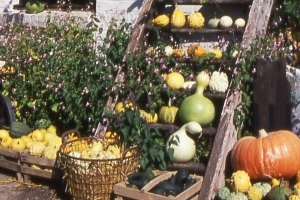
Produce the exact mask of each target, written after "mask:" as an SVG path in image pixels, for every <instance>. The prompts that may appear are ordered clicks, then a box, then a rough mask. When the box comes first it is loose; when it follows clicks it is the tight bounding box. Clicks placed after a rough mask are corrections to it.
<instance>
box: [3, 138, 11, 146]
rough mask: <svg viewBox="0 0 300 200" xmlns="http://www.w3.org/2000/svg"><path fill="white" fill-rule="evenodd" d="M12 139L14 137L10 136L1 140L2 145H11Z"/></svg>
mask: <svg viewBox="0 0 300 200" xmlns="http://www.w3.org/2000/svg"><path fill="white" fill-rule="evenodd" d="M11 141H12V137H10V136H8V137H6V138H4V139H3V140H2V141H1V146H3V147H10V144H11Z"/></svg>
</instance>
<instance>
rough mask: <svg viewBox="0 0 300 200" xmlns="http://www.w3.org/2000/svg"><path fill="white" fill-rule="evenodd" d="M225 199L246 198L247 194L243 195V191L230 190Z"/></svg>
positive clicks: (245, 199)
mask: <svg viewBox="0 0 300 200" xmlns="http://www.w3.org/2000/svg"><path fill="white" fill-rule="evenodd" d="M227 200H248V197H247V195H245V194H244V193H241V192H239V193H235V192H232V193H230V195H229V196H228V197H227Z"/></svg>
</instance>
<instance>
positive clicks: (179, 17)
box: [171, 5, 186, 28]
mask: <svg viewBox="0 0 300 200" xmlns="http://www.w3.org/2000/svg"><path fill="white" fill-rule="evenodd" d="M185 23H186V19H185V15H184V13H183V11H182V10H181V9H179V8H178V7H177V5H176V8H175V10H174V12H173V13H172V17H171V24H172V26H173V27H175V28H181V27H183V26H184V25H185Z"/></svg>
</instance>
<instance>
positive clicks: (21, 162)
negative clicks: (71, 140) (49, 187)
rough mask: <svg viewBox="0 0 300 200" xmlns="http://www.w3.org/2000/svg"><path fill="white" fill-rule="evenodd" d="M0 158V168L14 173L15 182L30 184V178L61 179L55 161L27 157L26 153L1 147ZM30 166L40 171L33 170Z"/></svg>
mask: <svg viewBox="0 0 300 200" xmlns="http://www.w3.org/2000/svg"><path fill="white" fill-rule="evenodd" d="M0 157H1V158H0V159H1V161H0V167H1V168H4V169H7V170H10V171H14V172H16V176H17V180H18V181H20V182H30V177H31V176H34V177H40V178H45V179H51V180H59V179H61V175H60V172H59V170H58V169H59V168H58V162H57V160H54V159H47V158H41V157H36V156H32V155H29V153H28V152H27V151H15V150H13V149H9V148H5V147H1V146H0ZM32 165H35V166H38V167H39V168H41V169H37V168H33V167H31V166H32ZM50 170H51V171H50Z"/></svg>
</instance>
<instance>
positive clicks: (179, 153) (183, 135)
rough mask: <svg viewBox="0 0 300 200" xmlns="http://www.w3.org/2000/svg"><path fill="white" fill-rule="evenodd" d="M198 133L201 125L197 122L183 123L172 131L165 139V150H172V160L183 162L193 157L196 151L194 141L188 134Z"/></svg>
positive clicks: (200, 130)
mask: <svg viewBox="0 0 300 200" xmlns="http://www.w3.org/2000/svg"><path fill="white" fill-rule="evenodd" d="M187 132H188V133H189V134H199V133H201V132H202V127H201V125H200V124H199V123H197V122H189V123H186V124H184V125H183V126H182V127H181V128H180V129H179V130H178V131H176V132H174V133H173V134H172V135H171V136H170V137H169V138H168V140H167V143H166V150H167V152H170V150H171V149H173V150H174V154H173V157H172V161H173V162H174V163H184V162H188V161H190V160H192V159H193V157H194V156H195V153H196V144H195V141H194V140H193V139H192V138H191V137H190V136H189V135H188V133H187Z"/></svg>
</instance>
